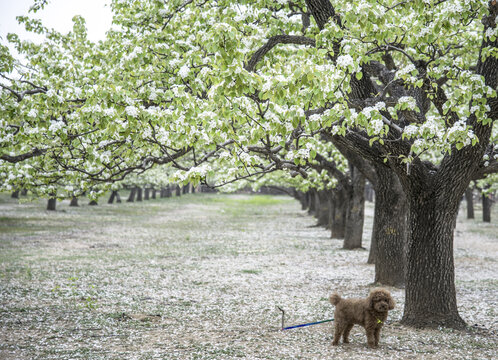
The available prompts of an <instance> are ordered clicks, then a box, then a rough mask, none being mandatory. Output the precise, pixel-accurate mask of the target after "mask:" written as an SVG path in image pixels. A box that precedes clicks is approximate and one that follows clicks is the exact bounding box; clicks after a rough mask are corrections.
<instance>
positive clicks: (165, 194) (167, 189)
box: [164, 185, 173, 198]
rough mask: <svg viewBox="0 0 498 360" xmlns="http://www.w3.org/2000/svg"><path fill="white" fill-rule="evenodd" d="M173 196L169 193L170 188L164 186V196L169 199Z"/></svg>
mask: <svg viewBox="0 0 498 360" xmlns="http://www.w3.org/2000/svg"><path fill="white" fill-rule="evenodd" d="M172 195H173V194H172V193H171V186H170V185H168V186H166V188H165V189H164V196H165V197H167V198H169V197H171V196H172Z"/></svg>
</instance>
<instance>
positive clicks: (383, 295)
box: [330, 289, 394, 348]
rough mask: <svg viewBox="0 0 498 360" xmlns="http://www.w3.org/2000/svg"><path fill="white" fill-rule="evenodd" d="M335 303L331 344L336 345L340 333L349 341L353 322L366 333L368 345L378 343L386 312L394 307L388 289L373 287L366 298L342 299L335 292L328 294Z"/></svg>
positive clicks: (371, 345)
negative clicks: (333, 331) (333, 330)
mask: <svg viewBox="0 0 498 360" xmlns="http://www.w3.org/2000/svg"><path fill="white" fill-rule="evenodd" d="M330 302H331V303H332V305H335V312H334V317H335V319H334V324H335V333H334V341H333V342H332V345H338V344H339V340H340V338H341V335H342V337H343V339H344V343H349V339H348V337H349V332H350V331H351V329H352V328H353V325H354V324H358V325H361V326H363V327H364V328H365V332H366V333H367V342H368V346H369V347H371V348H375V347H377V346H378V345H379V337H380V329H381V328H382V325H384V322H385V321H386V319H387V312H388V311H389V310H392V309H394V300H393V299H392V298H391V294H390V293H389V291H387V290H385V289H373V290H372V291H371V292H370V295H369V296H368V297H367V298H366V299H342V298H341V297H340V296H339V295H338V294H337V293H334V294H332V295H330Z"/></svg>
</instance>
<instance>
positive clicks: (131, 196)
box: [126, 187, 137, 202]
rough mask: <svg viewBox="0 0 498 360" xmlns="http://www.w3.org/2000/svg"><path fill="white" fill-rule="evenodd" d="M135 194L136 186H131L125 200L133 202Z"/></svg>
mask: <svg viewBox="0 0 498 360" xmlns="http://www.w3.org/2000/svg"><path fill="white" fill-rule="evenodd" d="M136 194H137V188H136V187H134V188H131V190H130V195H129V196H128V200H126V202H134V201H135V196H136Z"/></svg>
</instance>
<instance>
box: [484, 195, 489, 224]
mask: <svg viewBox="0 0 498 360" xmlns="http://www.w3.org/2000/svg"><path fill="white" fill-rule="evenodd" d="M482 221H484V222H491V198H490V196H489V194H482Z"/></svg>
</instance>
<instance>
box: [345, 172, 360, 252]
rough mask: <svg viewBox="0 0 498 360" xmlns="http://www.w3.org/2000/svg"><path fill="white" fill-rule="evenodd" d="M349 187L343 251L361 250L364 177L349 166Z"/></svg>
mask: <svg viewBox="0 0 498 360" xmlns="http://www.w3.org/2000/svg"><path fill="white" fill-rule="evenodd" d="M349 169H350V177H351V182H352V184H351V186H350V188H349V189H348V191H347V195H348V199H347V210H346V222H345V231H344V245H343V248H344V249H358V248H361V242H362V239H363V221H364V214H365V176H364V175H363V174H362V173H361V172H360V171H359V170H358V169H357V168H355V167H354V166H353V165H352V164H350V165H349Z"/></svg>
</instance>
